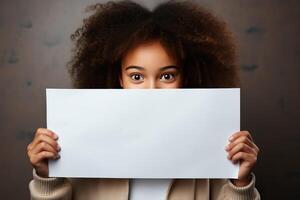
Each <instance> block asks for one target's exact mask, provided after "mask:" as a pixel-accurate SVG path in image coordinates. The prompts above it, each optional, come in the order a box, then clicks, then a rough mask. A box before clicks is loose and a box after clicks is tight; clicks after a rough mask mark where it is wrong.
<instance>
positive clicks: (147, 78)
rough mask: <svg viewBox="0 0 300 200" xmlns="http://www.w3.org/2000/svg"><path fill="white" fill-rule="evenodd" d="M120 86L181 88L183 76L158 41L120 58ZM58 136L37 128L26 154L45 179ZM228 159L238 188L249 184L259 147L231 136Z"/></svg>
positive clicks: (241, 135)
mask: <svg viewBox="0 0 300 200" xmlns="http://www.w3.org/2000/svg"><path fill="white" fill-rule="evenodd" d="M121 63H122V66H121V75H120V77H119V81H120V85H121V86H122V88H125V89H138V88H142V89H147V88H148V89H156V88H160V89H163V88H180V87H181V86H182V76H181V74H180V71H181V70H180V66H178V65H177V63H176V61H175V59H173V58H172V57H171V56H169V55H168V53H167V51H165V49H164V48H163V47H162V46H161V44H160V43H159V42H158V41H152V42H149V43H147V44H140V45H138V46H137V47H135V48H133V49H132V50H131V51H129V52H128V53H127V54H126V55H125V56H124V57H123V59H122V62H121ZM57 139H58V136H57V135H56V134H55V133H54V132H52V131H51V130H49V129H45V128H38V129H37V130H36V133H35V137H34V139H33V141H32V142H31V143H30V144H29V145H28V147H27V152H28V157H29V159H30V162H31V164H32V166H33V167H34V168H35V170H36V172H37V174H38V175H39V176H42V177H48V164H47V159H59V151H60V146H59V145H58V143H57ZM225 151H227V153H228V156H227V158H228V159H229V160H231V161H232V162H233V163H236V162H240V169H239V174H238V179H231V181H232V183H233V184H234V185H236V186H238V187H242V186H246V185H248V184H249V183H250V179H251V176H250V174H251V172H252V169H253V167H254V166H255V164H256V161H257V156H258V152H259V148H258V147H257V146H256V145H255V143H254V142H253V139H252V137H251V134H250V133H249V132H248V131H239V132H236V133H234V134H233V135H232V136H231V137H230V138H229V139H228V145H227V146H226V147H225Z"/></svg>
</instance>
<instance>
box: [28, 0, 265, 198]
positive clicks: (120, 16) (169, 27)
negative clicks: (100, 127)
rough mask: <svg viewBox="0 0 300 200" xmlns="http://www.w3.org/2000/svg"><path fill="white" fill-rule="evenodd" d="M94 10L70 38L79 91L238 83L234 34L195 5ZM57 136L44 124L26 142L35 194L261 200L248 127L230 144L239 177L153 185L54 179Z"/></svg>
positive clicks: (131, 4) (117, 4)
mask: <svg viewBox="0 0 300 200" xmlns="http://www.w3.org/2000/svg"><path fill="white" fill-rule="evenodd" d="M89 10H92V11H95V13H94V14H93V15H91V16H90V17H89V18H88V19H86V20H84V25H83V26H82V28H79V29H78V30H77V31H76V32H75V33H74V34H73V35H72V37H71V38H72V39H73V40H74V41H75V42H76V48H75V52H74V57H73V59H72V60H71V62H70V63H69V64H70V65H69V67H70V68H69V70H70V73H71V75H72V78H73V83H74V86H75V87H76V88H216V87H218V88H220V87H238V86H239V78H238V68H237V66H236V63H235V48H234V44H233V42H232V38H231V35H230V33H229V32H228V31H227V30H226V26H225V24H224V23H223V22H221V21H220V20H218V19H216V18H215V17H214V16H213V15H212V14H210V13H209V12H207V11H205V10H204V9H203V8H201V7H199V6H198V5H196V4H195V3H192V2H188V1H186V2H176V1H169V2H166V3H162V4H160V5H159V6H157V7H156V8H155V9H154V10H152V11H149V10H147V9H146V8H144V7H142V6H141V5H139V4H137V3H134V2H131V1H120V2H108V3H104V4H96V5H93V6H91V7H89ZM58 134H59V133H54V132H52V131H51V130H48V129H45V128H39V129H37V131H36V134H35V138H34V139H33V141H32V142H31V143H30V144H29V145H28V149H27V150H28V156H29V158H30V162H31V164H32V165H33V167H34V170H33V177H34V178H33V180H32V181H31V182H30V184H29V187H30V192H31V197H32V199H105V200H110V199H116V200H118V199H130V200H131V199H138V196H139V195H140V194H141V193H140V191H143V192H142V195H144V197H142V198H143V199H146V197H149V199H158V198H161V196H163V197H164V198H165V199H168V200H174V199H196V200H200V199H260V196H259V193H258V191H257V190H256V189H255V176H254V174H253V173H252V170H253V167H254V166H255V163H256V160H257V155H258V151H259V149H258V147H257V146H256V145H255V143H254V142H253V140H252V137H251V135H250V133H249V132H248V131H239V132H237V133H233V135H232V136H231V137H230V138H229V141H228V142H229V144H228V145H227V146H226V147H225V151H227V152H228V157H227V158H228V159H229V160H231V161H232V162H234V163H236V162H240V169H239V174H238V179H232V180H225V179H214V180H209V179H178V180H152V182H151V184H147V183H149V182H147V181H144V182H139V181H137V180H130V181H129V180H128V179H70V178H69V179H67V178H49V177H48V165H47V160H48V159H59V151H60V147H59V145H58V142H57V139H58ZM79 148H80V147H79ZM62 159H63V158H62ZM129 183H131V185H130V187H129ZM141 188H142V189H141ZM129 190H130V191H129ZM147 191H148V192H149V193H147ZM162 191H163V192H162ZM151 195H152V196H151ZM154 195H156V196H155V197H154ZM159 195H160V197H159Z"/></svg>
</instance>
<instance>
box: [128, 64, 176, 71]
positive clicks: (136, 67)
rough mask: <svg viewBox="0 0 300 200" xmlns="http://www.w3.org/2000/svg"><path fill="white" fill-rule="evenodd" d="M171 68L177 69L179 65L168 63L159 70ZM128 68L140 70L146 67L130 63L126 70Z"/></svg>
mask: <svg viewBox="0 0 300 200" xmlns="http://www.w3.org/2000/svg"><path fill="white" fill-rule="evenodd" d="M171 68H175V69H178V70H179V67H178V66H175V65H167V66H164V67H162V68H160V69H159V71H164V70H166V69H171ZM128 69H139V70H143V71H144V70H145V68H143V67H141V66H135V65H130V66H128V67H126V68H125V70H128Z"/></svg>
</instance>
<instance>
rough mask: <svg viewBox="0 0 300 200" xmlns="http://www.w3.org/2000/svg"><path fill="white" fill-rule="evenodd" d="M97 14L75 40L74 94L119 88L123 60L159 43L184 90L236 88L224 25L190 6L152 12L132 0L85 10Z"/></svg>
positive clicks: (72, 63) (166, 6)
mask: <svg viewBox="0 0 300 200" xmlns="http://www.w3.org/2000/svg"><path fill="white" fill-rule="evenodd" d="M87 11H88V12H89V11H92V12H93V14H92V15H91V16H89V17H88V18H86V19H84V20H83V26H82V27H80V28H78V29H77V30H76V31H75V33H73V34H72V35H71V39H72V41H73V42H74V43H75V47H74V48H73V50H72V51H73V57H72V59H71V61H69V63H68V70H69V73H70V74H71V78H72V81H73V85H74V87H75V88H121V86H120V83H119V75H120V72H121V60H122V57H123V56H124V55H126V53H127V52H128V51H129V50H130V49H131V48H133V47H135V45H138V44H141V43H145V42H149V41H153V40H159V41H160V42H161V44H162V45H163V47H164V48H165V49H166V50H167V51H168V53H169V54H170V55H172V56H173V58H175V59H176V61H177V62H178V63H180V65H181V66H182V77H183V88H214V87H220V88H225V87H237V86H239V84H240V80H239V76H238V75H239V73H238V68H237V65H236V55H235V54H236V53H235V52H236V50H235V49H236V48H235V44H234V41H233V37H232V34H231V32H229V31H228V30H227V26H226V24H225V22H223V21H221V20H219V19H218V18H216V17H215V16H214V15H213V14H211V13H210V12H208V11H207V10H205V9H204V8H202V7H201V6H199V5H197V4H196V3H194V2H192V1H180V2H179V1H174V0H171V1H167V2H164V3H161V4H159V5H158V6H157V7H155V8H154V9H153V10H149V9H147V8H145V7H144V6H142V5H140V4H138V3H136V2H133V1H129V0H125V1H124V0H123V1H119V2H113V1H109V2H106V3H98V4H94V5H91V6H89V7H87Z"/></svg>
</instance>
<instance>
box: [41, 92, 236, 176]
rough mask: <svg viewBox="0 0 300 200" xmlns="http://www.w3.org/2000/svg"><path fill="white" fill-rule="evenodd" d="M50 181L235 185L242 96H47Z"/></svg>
mask: <svg viewBox="0 0 300 200" xmlns="http://www.w3.org/2000/svg"><path fill="white" fill-rule="evenodd" d="M46 96H47V97H46V98H47V128H48V129H50V130H52V131H54V132H55V133H56V134H57V135H58V136H59V139H58V143H59V144H60V146H61V152H60V156H61V158H60V159H58V160H55V161H53V160H50V161H49V176H50V177H91V178H237V177H238V169H239V165H238V164H236V165H234V164H232V162H231V161H229V160H228V159H227V152H226V151H225V149H224V148H225V146H226V145H227V144H228V138H229V137H230V136H231V135H232V134H234V133H235V132H237V131H239V130H240V89H239V88H226V89H219V88H214V89H46Z"/></svg>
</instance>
